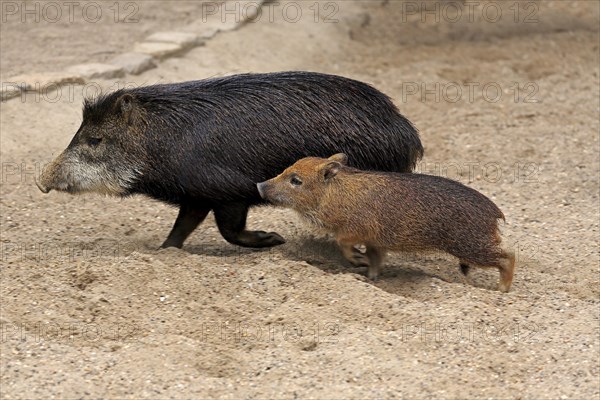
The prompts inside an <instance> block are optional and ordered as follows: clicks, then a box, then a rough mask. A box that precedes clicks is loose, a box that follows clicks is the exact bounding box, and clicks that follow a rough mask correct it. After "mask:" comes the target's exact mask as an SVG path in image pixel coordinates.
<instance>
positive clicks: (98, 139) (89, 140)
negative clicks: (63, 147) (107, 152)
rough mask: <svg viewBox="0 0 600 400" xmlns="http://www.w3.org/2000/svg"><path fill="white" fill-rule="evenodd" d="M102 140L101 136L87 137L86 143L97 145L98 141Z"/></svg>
mask: <svg viewBox="0 0 600 400" xmlns="http://www.w3.org/2000/svg"><path fill="white" fill-rule="evenodd" d="M101 141H102V138H94V137H93V138H89V139H88V144H89V145H90V146H98V145H99V144H100V142H101Z"/></svg>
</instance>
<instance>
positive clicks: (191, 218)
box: [160, 203, 210, 249]
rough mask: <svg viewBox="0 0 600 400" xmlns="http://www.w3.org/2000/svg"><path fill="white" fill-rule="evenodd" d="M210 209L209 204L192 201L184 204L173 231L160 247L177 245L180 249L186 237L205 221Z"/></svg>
mask: <svg viewBox="0 0 600 400" xmlns="http://www.w3.org/2000/svg"><path fill="white" fill-rule="evenodd" d="M209 211H210V207H207V206H199V205H197V204H191V203H184V204H182V205H181V207H180V208H179V215H177V219H176V220H175V225H173V228H172V229H171V233H169V236H168V237H167V240H165V242H164V243H163V244H162V246H160V247H162V248H166V247H177V248H179V249H180V248H181V247H182V246H183V242H185V239H187V237H188V236H189V235H190V233H192V232H193V231H194V229H196V227H197V226H198V225H199V224H200V223H201V222H202V221H204V218H206V216H207V215H208V213H209Z"/></svg>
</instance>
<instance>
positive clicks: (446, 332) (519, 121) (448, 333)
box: [0, 1, 600, 399]
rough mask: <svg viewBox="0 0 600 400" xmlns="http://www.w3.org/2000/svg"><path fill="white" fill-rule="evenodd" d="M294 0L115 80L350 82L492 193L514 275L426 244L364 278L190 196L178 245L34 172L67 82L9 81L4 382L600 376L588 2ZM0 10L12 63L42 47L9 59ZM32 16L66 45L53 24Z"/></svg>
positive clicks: (59, 144)
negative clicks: (245, 242) (55, 93)
mask: <svg viewBox="0 0 600 400" xmlns="http://www.w3.org/2000/svg"><path fill="white" fill-rule="evenodd" d="M143 4H144V7H148V9H151V10H154V11H150V13H151V14H153V15H159V16H160V18H162V17H163V14H162V13H161V12H159V10H160V8H156V9H155V8H154V7H159V6H158V5H157V4H158V3H155V2H152V3H148V5H146V3H145V2H144V3H143ZM311 4H312V2H311V3H310V4H309V3H302V4H301V7H302V9H303V15H302V17H301V18H300V19H299V20H298V21H297V22H295V23H292V22H291V21H290V18H289V16H288V17H287V20H286V18H283V17H282V14H281V7H283V5H284V4H283V3H282V5H281V6H280V7H279V8H275V9H274V11H275V12H274V18H273V19H272V21H269V19H268V18H263V19H261V20H260V21H258V22H256V23H253V24H248V25H247V26H245V27H244V28H242V29H240V30H238V31H235V32H231V33H225V34H220V35H218V36H217V37H216V38H214V39H213V40H211V41H210V42H208V43H207V44H206V46H204V47H200V48H197V49H194V50H193V51H191V52H189V53H188V54H187V55H185V57H183V58H174V59H170V60H168V61H166V62H164V63H162V64H161V65H160V67H159V68H157V69H154V70H151V71H148V72H147V73H145V74H144V75H142V76H140V77H137V78H135V79H134V78H128V79H127V81H129V82H131V83H134V84H145V83H155V82H174V81H182V80H190V79H198V78H203V77H208V76H215V75H224V74H229V73H234V72H247V71H254V72H261V71H278V70H292V69H303V70H315V71H323V72H328V73H335V74H341V75H346V76H350V77H353V78H356V79H360V80H364V81H367V82H370V83H372V84H373V85H375V86H376V87H378V88H380V89H382V90H383V91H385V92H386V93H388V94H389V95H390V96H392V97H393V98H394V100H395V102H396V104H397V105H398V106H399V108H400V109H401V111H402V112H403V113H404V114H405V115H406V116H407V117H408V118H410V119H411V120H412V121H413V122H414V123H415V124H416V126H417V127H418V128H419V130H420V132H421V135H422V140H423V142H424V144H425V148H426V149H425V150H426V156H425V158H424V159H423V161H422V163H421V164H420V165H419V171H421V172H425V173H432V174H442V175H445V176H449V177H452V178H455V179H458V180H460V181H462V182H463V183H467V184H469V185H471V186H472V187H474V188H476V189H478V190H480V191H482V192H483V193H485V194H486V195H488V196H489V197H490V198H492V199H493V200H494V201H495V202H496V203H497V204H498V205H499V206H500V207H501V208H502V210H503V211H504V213H505V215H506V217H507V222H506V225H505V226H504V227H503V232H504V236H505V240H506V243H507V244H508V246H509V247H511V248H512V249H513V250H514V251H515V252H516V254H517V257H518V264H517V268H518V269H517V272H516V276H515V281H514V284H513V290H512V291H511V292H510V293H509V294H501V293H499V292H497V291H495V290H493V288H494V286H495V283H496V281H497V278H498V277H497V273H496V272H495V271H491V270H489V271H488V270H475V271H474V280H475V286H468V285H465V284H464V283H463V281H462V280H461V277H460V274H459V272H458V267H457V263H456V261H455V260H453V259H451V258H449V257H446V256H444V255H439V254H433V255H421V256H419V255H402V254H392V255H390V257H389V259H388V261H387V264H386V266H385V267H384V269H383V273H382V277H381V279H380V280H379V281H378V282H376V283H372V282H368V281H366V279H364V278H363V276H362V274H363V273H364V271H361V270H360V269H353V268H350V267H348V266H347V265H345V264H344V263H342V262H341V259H340V256H339V255H338V252H337V250H336V249H335V247H334V246H333V244H332V243H331V241H330V240H329V239H328V238H322V237H315V236H314V235H313V234H312V233H311V231H310V229H309V228H308V227H306V226H304V225H303V224H302V223H301V222H300V221H299V220H298V218H297V217H296V216H295V215H294V214H293V213H292V212H290V211H286V210H279V209H272V208H260V209H255V210H253V211H252V212H251V215H250V220H249V225H250V227H251V228H261V229H265V230H276V231H278V232H279V233H281V234H282V235H284V236H285V237H286V238H287V239H288V243H286V244H285V245H283V246H280V247H277V248H274V249H272V250H269V251H253V250H249V249H241V248H238V247H235V246H232V245H229V244H227V243H226V242H225V241H224V240H223V239H222V238H221V236H220V235H219V234H218V232H217V230H216V227H215V225H214V222H213V220H212V217H209V218H208V220H207V221H206V222H205V223H204V224H203V225H202V226H201V227H200V228H199V229H198V230H197V231H196V232H195V233H194V234H193V235H192V236H191V237H190V238H189V239H188V241H187V242H186V244H185V246H184V248H183V249H182V250H175V249H167V250H156V249H157V247H158V246H159V245H160V243H161V242H162V240H163V239H164V238H165V237H166V234H167V233H168V231H169V229H170V228H171V225H172V223H173V221H174V219H175V215H176V210H174V209H172V208H169V207H167V206H165V205H162V204H159V203H157V202H154V201H152V200H149V199H146V198H142V197H135V198H129V199H124V200H120V199H114V198H104V197H100V196H85V197H71V196H68V195H65V194H58V193H51V194H49V195H43V194H42V193H40V192H39V191H38V189H37V188H36V187H35V185H34V184H33V177H34V176H35V175H36V174H38V173H39V168H40V167H41V166H42V165H43V164H45V163H46V162H49V161H50V160H51V159H52V158H53V157H54V156H56V155H57V154H58V153H59V152H60V151H61V150H62V149H63V148H64V147H65V146H66V145H67V144H68V142H69V141H70V139H71V137H72V135H73V134H74V133H75V131H76V129H77V127H78V126H79V123H80V121H81V103H82V88H81V87H78V86H75V87H73V88H72V94H70V93H71V92H67V91H65V92H63V93H62V95H61V96H59V98H58V100H57V101H50V100H49V99H48V98H46V97H42V98H36V97H35V96H34V97H27V98H26V99H24V101H21V100H20V99H14V100H10V101H8V102H5V103H2V104H1V114H0V117H1V118H0V121H1V123H0V129H1V145H2V148H1V155H2V167H3V168H2V174H3V175H2V188H1V191H0V193H1V206H2V216H1V221H2V226H1V234H2V242H1V245H2V269H1V272H0V273H1V275H0V277H1V284H0V295H1V298H2V307H1V313H0V317H1V322H2V341H1V344H0V350H1V364H0V366H1V372H0V373H1V387H0V392H1V395H2V398H3V399H49V398H57V399H58V398H60V399H76V398H115V399H116V398H119V399H124V398H128V399H140V398H152V399H157V398H161V399H162V398H176V399H183V398H188V399H192V398H230V399H238V398H256V399H258V398H261V399H262V398H286V399H287V398H290V399H291V398H313V399H327V398H329V399H333V398H335V399H342V398H344V399H346V398H355V399H363V398H431V399H434V398H435V399H453V398H473V399H475V398H477V399H484V398H485V399H489V398H494V399H594V398H595V399H598V398H599V397H600V377H599V375H600V368H599V362H600V360H599V346H600V340H599V334H600V332H599V321H598V319H599V289H598V288H599V285H598V283H599V274H598V273H599V271H598V266H599V253H598V220H599V215H598V213H599V199H598V189H599V185H598V179H599V173H600V171H599V169H600V165H599V160H600V157H599V143H598V140H599V135H598V133H599V128H600V127H599V112H600V105H599V97H598V93H599V67H598V65H599V61H600V60H599V51H600V50H599V34H598V19H599V17H598V15H599V6H598V3H595V2H583V1H579V2H544V3H541V2H540V3H537V2H527V3H519V4H517V8H518V9H519V10H520V13H519V14H518V15H517V17H518V18H515V14H514V3H503V6H502V11H503V16H506V18H503V19H502V20H501V21H498V22H496V23H493V22H490V21H489V20H486V19H485V18H482V17H481V10H482V8H483V6H480V7H479V8H476V9H475V11H474V12H475V18H474V20H473V22H470V21H469V20H468V15H466V14H463V17H462V18H460V19H459V20H457V21H455V22H452V21H448V20H447V19H444V18H443V17H444V15H443V14H441V13H443V12H444V11H443V8H440V9H439V11H438V13H440V16H441V18H440V21H439V22H436V21H435V20H434V18H433V17H432V16H431V15H430V16H429V17H427V19H426V20H425V22H421V20H420V18H421V15H420V14H419V13H417V14H413V13H412V9H408V8H406V4H407V3H401V2H395V1H388V2H379V1H373V2H338V3H335V4H336V6H337V8H335V9H329V10H326V9H325V4H320V5H319V9H320V16H319V18H318V19H317V22H315V19H314V15H313V14H312V13H313V12H314V10H311V9H309V8H308V7H309V6H310V5H311ZM403 4H404V6H403ZM430 4H434V3H430ZM438 4H440V5H441V7H443V6H444V5H446V4H447V3H438ZM455 4H456V3H455ZM482 4H489V3H482ZM492 4H497V3H492ZM527 5H532V6H531V7H534V8H530V9H526V8H525V7H526V6H527ZM511 6H513V9H509V7H511ZM157 10H158V11H157ZM277 10H279V11H277ZM446 11H447V12H448V13H450V11H451V10H446ZM330 12H334V15H333V17H331V18H333V19H336V20H337V22H332V23H327V22H325V21H324V18H325V17H326V16H327V15H329V13H330ZM532 12H533V17H534V19H535V20H536V21H537V22H532V23H525V21H524V19H525V17H526V16H529V15H530V14H531V13H532ZM490 13H491V11H490ZM449 15H450V14H447V15H446V16H449ZM490 15H491V14H490ZM452 16H454V14H453V15H452ZM169 18H175V17H174V16H168V18H167V20H168V19H169ZM488 19H489V18H488ZM515 19H516V20H517V21H516V22H515ZM159 22H161V21H154V22H153V23H152V24H150V25H148V26H146V27H145V28H143V29H154V28H155V27H156V26H157V25H161V23H162V22H161V23H159ZM530 22H531V21H530ZM73 28H75V27H73ZM118 28H119V29H120V28H121V26H119V27H118ZM2 29H3V31H2V33H3V41H2V62H3V64H2V65H3V66H4V65H8V66H9V67H8V68H9V69H10V71H11V73H12V72H20V71H26V70H29V69H30V67H31V68H32V69H33V68H34V67H35V69H37V67H38V63H41V62H44V63H46V64H48V63H51V62H52V63H53V62H54V61H55V59H54V57H53V55H52V53H49V52H46V53H42V57H41V58H40V59H38V60H32V58H33V57H32V55H29V56H28V57H27V61H26V63H24V64H23V63H21V61H20V60H21V59H20V58H19V57H21V55H18V54H19V53H20V52H22V51H23V48H22V47H19V48H17V47H16V46H19V45H18V41H5V40H4V37H5V35H6V33H7V32H8V31H11V29H15V30H17V32H19V34H21V32H22V35H23V37H21V38H20V39H19V40H36V41H41V40H42V39H41V33H40V32H39V31H38V29H41V28H40V27H30V26H28V25H18V26H16V25H14V26H12V27H11V28H8V27H7V26H6V25H4V26H3V28H2ZM48 29H49V31H45V32H49V33H47V34H48V35H56V38H57V41H58V42H60V43H58V44H57V45H58V46H66V45H65V44H64V43H63V41H64V40H65V39H60V38H62V37H63V36H61V35H62V33H61V32H60V30H61V29H62V28H61V27H60V26H58V25H57V26H54V28H53V27H49V28H48ZM99 29H100V28H99ZM103 29H104V28H103ZM114 29H117V28H114ZM11 32H12V31H11ZM148 32H149V31H148ZM11 34H12V35H15V36H18V35H17V33H16V32H12V33H11ZM44 34H45V35H46V33H44ZM123 34H124V35H125V36H124V37H127V32H125V31H123ZM136 34H139V35H140V36H144V35H145V34H146V31H144V33H143V35H142V33H141V32H137V33H136ZM115 35H116V33H115ZM98 39H99V38H98V37H95V33H94V30H93V29H91V28H90V29H89V30H81V31H80V32H78V34H77V38H76V40H78V41H81V43H82V44H84V45H85V47H86V52H85V53H82V54H84V55H87V54H92V53H93V51H95V49H102V48H105V47H109V45H108V42H109V41H108V40H107V42H106V43H107V44H106V46H104V44H103V45H102V46H100V45H98V44H97V43H98ZM128 39H133V37H128ZM61 43H62V44H61ZM88 43H89V45H88ZM69 45H72V44H69ZM110 46H112V44H111V45H110ZM114 48H115V49H116V48H118V46H115V47H114ZM92 50H93V51H92ZM64 57H66V56H64ZM38 58H39V57H38ZM66 61H70V58H62V56H61V57H59V58H58V59H57V60H56V62H57V63H59V62H66ZM79 61H82V62H83V61H87V60H77V62H79ZM3 74H4V72H3ZM3 76H4V75H3ZM451 82H454V83H451ZM99 83H100V84H101V85H102V86H104V87H112V86H113V83H114V82H99ZM423 85H425V86H423ZM436 85H437V86H436ZM470 88H471V89H470ZM459 89H460V90H461V91H460V92H459V91H458V90H459ZM436 96H437V98H436Z"/></svg>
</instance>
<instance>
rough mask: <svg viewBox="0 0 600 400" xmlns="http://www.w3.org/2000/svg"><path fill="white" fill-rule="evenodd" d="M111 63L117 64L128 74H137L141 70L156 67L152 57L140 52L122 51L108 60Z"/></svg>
mask: <svg viewBox="0 0 600 400" xmlns="http://www.w3.org/2000/svg"><path fill="white" fill-rule="evenodd" d="M110 63H111V64H113V65H117V66H119V67H121V68H123V70H124V71H125V72H127V73H128V74H133V75H138V74H141V73H142V72H144V71H146V70H149V69H151V68H154V67H156V63H155V62H154V58H152V56H151V55H148V54H142V53H133V52H130V53H123V54H121V55H119V56H117V57H115V58H113V59H112V60H111V61H110Z"/></svg>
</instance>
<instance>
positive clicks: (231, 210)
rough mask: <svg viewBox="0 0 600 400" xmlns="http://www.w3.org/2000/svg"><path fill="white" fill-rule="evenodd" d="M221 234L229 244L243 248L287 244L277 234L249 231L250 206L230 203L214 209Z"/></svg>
mask: <svg viewBox="0 0 600 400" xmlns="http://www.w3.org/2000/svg"><path fill="white" fill-rule="evenodd" d="M214 213H215V220H216V221H217V226H218V227H219V232H221V235H223V237H224V238H225V240H227V241H228V242H229V243H232V244H236V245H238V246H243V247H256V248H260V247H272V246H277V245H279V244H283V243H285V239H284V238H282V237H281V236H280V235H279V234H277V233H275V232H264V231H247V230H246V217H247V215H248V205H247V204H244V203H228V204H224V205H222V206H219V207H216V208H215V209H214Z"/></svg>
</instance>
